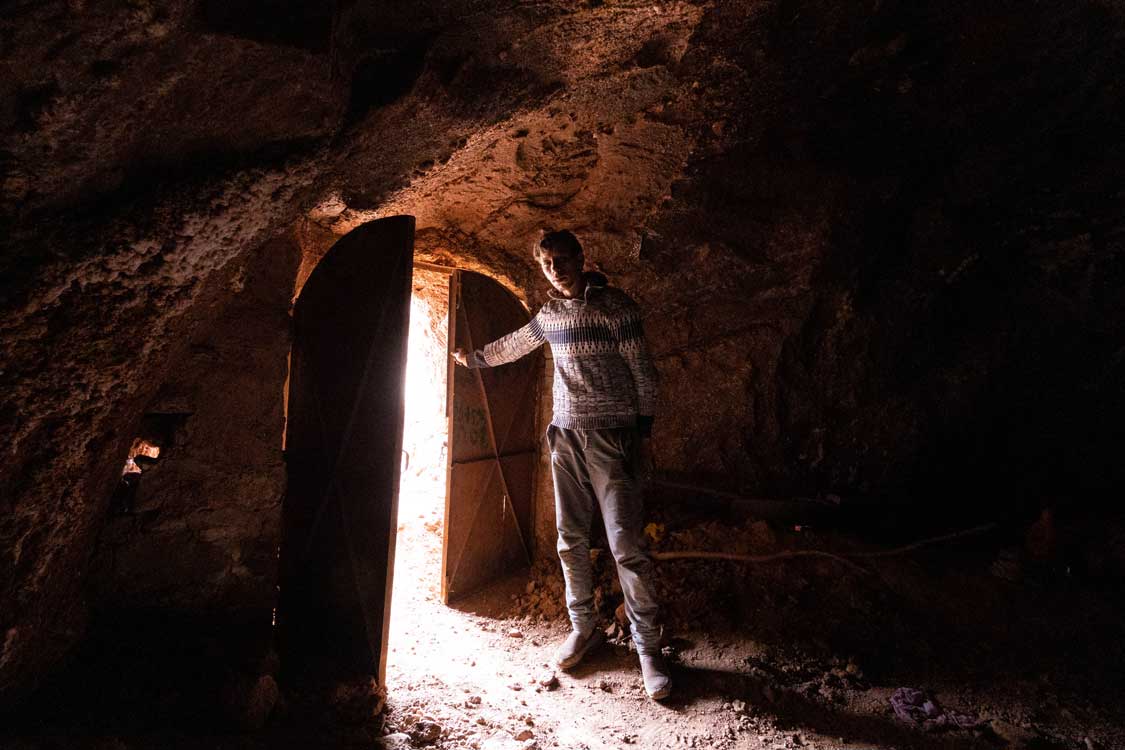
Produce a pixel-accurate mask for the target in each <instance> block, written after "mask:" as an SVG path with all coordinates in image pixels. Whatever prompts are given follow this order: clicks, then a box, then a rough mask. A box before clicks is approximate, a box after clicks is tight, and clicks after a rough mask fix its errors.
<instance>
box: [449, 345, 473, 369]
mask: <svg viewBox="0 0 1125 750" xmlns="http://www.w3.org/2000/svg"><path fill="white" fill-rule="evenodd" d="M450 356H452V357H453V361H455V362H456V363H457V364H459V365H461V366H462V367H468V366H469V350H468V349H454V350H453V351H452V352H450Z"/></svg>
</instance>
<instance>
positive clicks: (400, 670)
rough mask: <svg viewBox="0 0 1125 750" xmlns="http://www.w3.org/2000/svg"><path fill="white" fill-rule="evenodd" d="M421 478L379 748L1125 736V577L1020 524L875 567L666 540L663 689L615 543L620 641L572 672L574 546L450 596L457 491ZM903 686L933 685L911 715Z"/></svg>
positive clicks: (807, 544)
mask: <svg viewBox="0 0 1125 750" xmlns="http://www.w3.org/2000/svg"><path fill="white" fill-rule="evenodd" d="M403 489H404V495H403V502H404V503H405V505H404V506H403V507H404V508H410V509H411V512H404V513H402V514H400V527H399V541H398V548H399V552H398V558H397V562H396V580H395V592H396V595H395V596H396V598H395V600H394V602H393V605H392V614H391V635H390V644H391V654H390V656H389V660H388V664H389V667H388V674H387V690H388V699H387V713H386V724H385V727H384V730H383V732H384V735H385V736H383V737H382V738H381V739H380V740H378V743H379V745H380V746H381V747H403V748H405V747H423V746H427V747H435V748H474V749H476V750H516V749H517V748H519V749H523V750H531V748H535V747H539V748H555V747H558V748H575V749H577V748H586V749H588V750H600V749H602V748H630V747H639V748H714V749H716V750H731V749H734V748H748V749H749V748H754V749H758V748H762V749H764V748H797V747H807V748H821V749H823V750H828V749H829V748H849V749H855V750H858V749H859V748H900V749H902V748H920V749H922V750H927V749H929V748H935V749H936V748H996V747H1012V748H1079V749H1088V748H1107V749H1108V748H1115V747H1125V722H1123V720H1122V718H1123V717H1122V712H1121V710H1120V708H1119V707H1120V706H1121V702H1122V699H1123V698H1125V694H1123V690H1122V687H1121V685H1120V684H1119V679H1118V677H1119V675H1120V669H1121V667H1122V643H1125V641H1123V640H1122V638H1121V636H1122V635H1123V634H1125V630H1123V625H1122V617H1121V613H1122V611H1123V607H1122V599H1121V592H1120V588H1119V586H1117V585H1116V584H1115V583H1113V581H1115V580H1119V578H1114V577H1113V576H1110V577H1109V578H1106V577H1105V576H1100V575H1095V574H1097V573H1099V571H1086V573H1092V574H1091V575H1085V574H1080V572H1079V571H1077V570H1076V569H1075V568H1074V567H1073V566H1074V565H1075V563H1074V561H1070V562H1065V561H1062V562H1060V561H1055V562H1049V563H1039V562H1036V561H1032V560H1028V559H1026V554H1025V552H1024V551H1023V550H1022V548H1021V547H1020V546H1019V544H1018V543H1017V542H1018V541H1019V540H1015V541H1013V540H1012V539H1011V538H1009V537H1010V535H1008V536H1005V535H1004V533H1001V532H994V533H990V534H983V535H980V536H976V537H970V538H966V539H961V540H955V541H953V542H950V543H947V544H941V545H934V546H933V547H930V548H926V549H922V550H917V551H914V552H911V553H909V554H905V555H900V556H895V557H889V558H880V559H869V560H862V559H858V560H857V562H860V563H861V565H862V570H855V569H853V568H849V567H846V566H844V565H841V564H840V563H838V562H836V561H833V560H828V559H822V560H816V559H807V558H802V559H791V560H785V561H779V562H774V563H762V564H747V563H739V562H727V561H713V560H665V561H660V562H658V563H657V568H656V570H657V572H656V585H657V588H658V590H659V592H660V594H661V596H662V598H663V601H664V603H665V605H666V606H665V609H666V612H665V618H666V623H665V635H666V642H667V643H668V648H667V649H666V653H668V654H669V656H670V659H671V661H672V664H673V673H674V678H675V681H676V691H675V694H674V695H673V697H672V698H671V699H669V700H667V701H664V702H662V703H657V702H654V701H652V700H650V699H649V698H648V697H647V696H646V695H645V693H644V690H643V686H642V683H641V676H640V671H639V667H638V666H637V659H636V655H635V653H633V652H632V650H631V647H630V643H629V639H628V637H627V623H621V622H619V621H618V620H617V619H616V618H615V617H614V615H615V612H616V613H617V614H618V617H620V611H619V610H618V609H617V608H618V604H619V603H620V589H619V587H618V586H617V585H616V581H615V578H614V573H613V565H612V561H611V560H608V559H607V558H608V555H607V554H606V553H604V552H595V553H594V563H595V570H596V573H597V575H598V580H599V585H598V597H597V598H598V603H599V606H600V609H601V611H602V613H603V614H604V616H605V622H606V630H607V634H608V635H609V636H610V640H609V642H608V643H607V645H606V646H604V647H602V648H601V649H600V650H599V651H597V652H595V653H594V654H592V655H591V656H590V657H588V658H587V660H586V661H584V662H583V663H582V664H581V665H580V666H579V667H578V668H576V669H574V670H573V671H571V672H569V673H568V672H563V671H561V670H557V669H555V668H553V666H552V664H551V657H552V654H553V652H554V650H555V648H556V647H557V644H558V643H559V642H561V641H562V639H563V638H564V637H565V636H566V633H567V632H568V627H569V626H568V623H567V622H566V619H565V612H564V610H563V608H562V579H561V575H560V573H559V570H558V566H557V564H555V563H553V562H546V563H540V564H538V565H537V566H536V567H535V568H534V569H533V570H530V571H524V572H523V573H520V574H517V575H515V576H513V577H512V578H510V579H508V580H506V581H503V582H501V583H499V584H497V585H496V586H494V587H493V588H491V589H489V590H488V591H485V592H483V593H481V594H480V595H478V596H476V597H473V598H471V599H470V600H469V601H466V602H463V603H460V604H459V606H460V609H452V608H448V607H445V606H443V605H442V604H441V602H440V592H439V585H438V581H439V577H438V576H439V567H440V560H441V511H442V507H441V497H440V495H439V494H437V493H436V492H434V490H435V488H434V487H433V486H428V487H427V486H424V483H423V486H421V487H414V488H411V487H410V484H409V482H407V483H404V488H403ZM436 489H437V490H440V488H436ZM427 491H428V492H430V493H431V495H432V496H431V497H429V498H427V497H426V496H425V495H426V492H427ZM656 516H657V517H656V519H655V520H654V523H653V524H651V525H650V526H649V527H648V529H647V533H648V534H649V536H650V541H651V542H652V544H653V547H654V549H656V550H662V551H671V550H684V549H695V550H699V549H704V550H722V551H728V552H736V553H743V554H746V553H754V554H762V553H769V552H778V551H785V550H795V549H822V550H829V551H832V552H835V553H839V554H854V553H861V552H864V551H870V549H871V548H870V547H869V546H867V545H864V544H863V543H862V542H860V541H858V540H855V539H849V538H847V537H844V536H841V535H840V534H839V533H833V534H831V535H828V534H824V535H821V534H819V533H817V532H816V531H814V530H809V529H807V528H801V529H800V530H796V529H795V528H794V527H793V526H791V525H778V524H774V525H771V524H767V523H765V522H763V521H760V520H755V519H752V518H743V519H736V520H735V521H734V522H732V519H729V518H727V519H722V520H721V521H716V520H707V519H705V518H704V517H702V516H700V515H698V514H692V513H690V512H688V513H684V512H673V511H667V510H666V511H663V512H658V513H657V514H656ZM1101 572H1105V571H1101ZM900 688H913V689H916V690H918V691H920V692H918V693H915V694H914V695H915V697H916V698H918V699H919V705H918V706H915V707H914V714H913V718H911V714H910V710H911V707H910V706H909V705H907V706H905V707H903V706H902V700H901V697H902V696H903V695H906V693H903V692H902V691H900ZM896 691H899V692H898V693H897V695H896ZM892 698H894V699H895V702H898V703H899V704H900V708H902V710H904V711H905V712H906V716H905V718H904V717H900V716H898V715H896V712H895V709H894V707H893V705H892V703H893V701H892Z"/></svg>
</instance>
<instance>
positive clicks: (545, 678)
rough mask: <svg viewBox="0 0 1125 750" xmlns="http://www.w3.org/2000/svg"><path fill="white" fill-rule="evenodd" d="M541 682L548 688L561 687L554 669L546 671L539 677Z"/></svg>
mask: <svg viewBox="0 0 1125 750" xmlns="http://www.w3.org/2000/svg"><path fill="white" fill-rule="evenodd" d="M539 684H540V685H542V686H543V687H544V688H546V689H547V690H556V689H558V687H559V677H558V675H556V674H555V673H554V672H553V671H552V672H544V673H543V674H542V675H541V676H540V677H539Z"/></svg>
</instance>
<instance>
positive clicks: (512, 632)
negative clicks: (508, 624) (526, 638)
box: [508, 628, 523, 638]
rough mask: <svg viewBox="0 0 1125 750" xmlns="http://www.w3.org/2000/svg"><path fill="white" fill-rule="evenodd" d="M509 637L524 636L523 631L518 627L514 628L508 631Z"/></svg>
mask: <svg viewBox="0 0 1125 750" xmlns="http://www.w3.org/2000/svg"><path fill="white" fill-rule="evenodd" d="M508 637H509V638H523V631H522V630H519V629H518V628H512V629H511V630H509V631H508Z"/></svg>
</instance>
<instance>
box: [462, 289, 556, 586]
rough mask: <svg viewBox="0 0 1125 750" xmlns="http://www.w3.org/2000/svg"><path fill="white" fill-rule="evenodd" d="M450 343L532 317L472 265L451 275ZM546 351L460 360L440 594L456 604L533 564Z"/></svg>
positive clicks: (471, 343) (498, 332)
mask: <svg viewBox="0 0 1125 750" xmlns="http://www.w3.org/2000/svg"><path fill="white" fill-rule="evenodd" d="M449 302H450V305H449V342H450V344H449V345H450V347H451V348H456V347H461V348H464V349H468V350H472V349H475V348H479V347H482V346H484V345H485V344H487V343H489V342H491V341H494V340H495V339H498V338H500V337H501V336H503V335H505V334H507V333H510V332H511V331H514V330H516V329H518V328H520V327H521V326H523V325H525V324H526V323H527V322H528V321H529V320H530V316H529V315H528V313H527V310H525V309H524V307H523V305H522V304H520V302H519V300H518V299H516V297H515V296H514V295H512V294H511V293H510V292H509V291H508V290H507V289H505V288H504V287H502V286H501V285H500V284H498V283H497V282H495V281H493V280H492V279H490V278H488V277H487V276H482V275H481V274H478V273H472V272H470V271H456V272H454V273H453V275H452V276H451V277H450V291H449ZM542 361H543V353H542V350H541V349H538V350H536V351H535V352H533V353H532V354H529V355H528V356H526V357H524V358H523V359H521V360H518V361H517V362H513V363H510V364H507V365H502V366H500V367H493V368H486V369H483V370H470V369H467V368H464V367H460V366H457V365H455V364H452V359H451V360H450V362H451V365H450V370H449V378H448V381H447V382H448V386H449V393H448V397H447V400H446V404H447V407H446V408H447V409H448V410H449V452H448V456H449V475H448V476H449V479H448V482H447V484H446V502H445V531H444V539H443V545H442V598H443V600H444V601H446V602H447V603H448V602H452V601H455V600H456V599H457V598H459V597H461V596H464V595H466V594H469V593H472V592H473V591H476V590H478V589H480V588H481V587H483V586H485V585H487V584H488V583H490V582H492V581H494V580H496V579H497V578H498V577H500V576H502V575H504V574H506V573H510V572H515V571H518V570H520V569H522V568H525V567H527V566H528V565H529V564H530V562H531V549H530V546H529V545H530V544H531V539H532V533H531V508H532V497H533V492H534V481H535V468H536V463H537V460H538V441H539V435H538V434H537V432H536V427H535V423H536V403H537V395H538V380H539V376H540V373H541V368H542Z"/></svg>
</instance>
